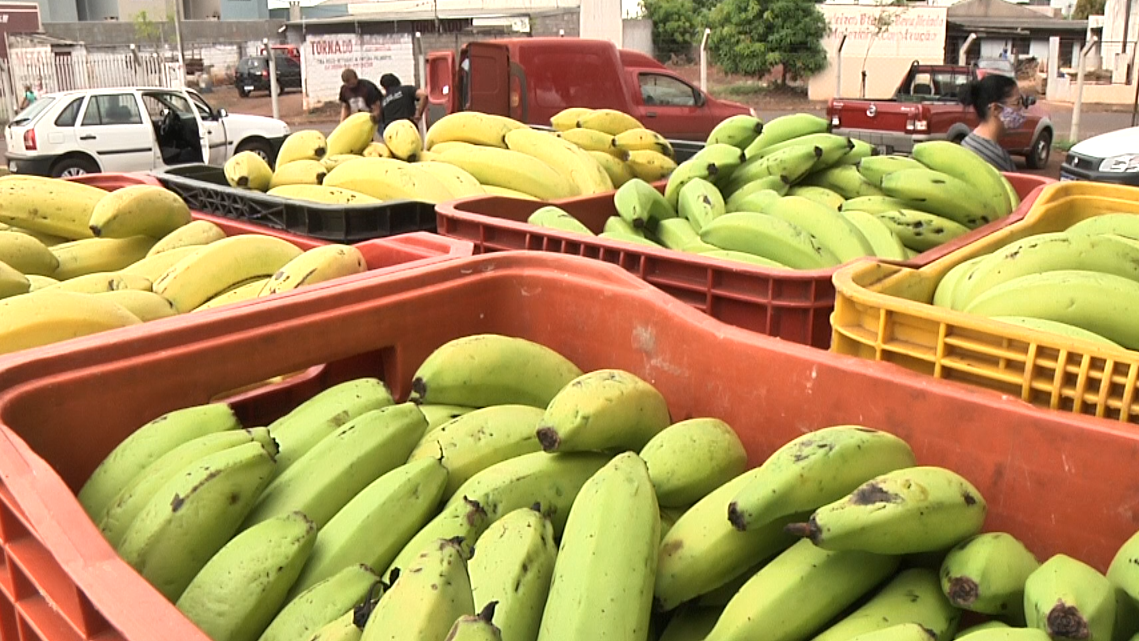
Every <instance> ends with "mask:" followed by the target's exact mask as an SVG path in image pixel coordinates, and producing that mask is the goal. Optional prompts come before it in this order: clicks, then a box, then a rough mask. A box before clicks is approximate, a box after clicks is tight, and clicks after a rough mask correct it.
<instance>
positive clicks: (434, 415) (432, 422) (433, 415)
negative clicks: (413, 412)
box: [419, 403, 475, 434]
mask: <svg viewBox="0 0 1139 641" xmlns="http://www.w3.org/2000/svg"><path fill="white" fill-rule="evenodd" d="M419 411H420V412H423V417H424V418H426V419H427V433H428V434H430V433H431V432H433V431H435V429H436V428H439V427H443V426H444V425H446V424H447V422H449V421H451V420H453V419H456V418H459V417H460V416H462V415H464V414H469V413H471V412H473V411H475V408H473V407H464V406H462V405H432V404H430V403H424V404H421V405H420V406H419Z"/></svg>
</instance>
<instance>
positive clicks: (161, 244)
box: [146, 220, 225, 258]
mask: <svg viewBox="0 0 1139 641" xmlns="http://www.w3.org/2000/svg"><path fill="white" fill-rule="evenodd" d="M223 238H225V232H224V231H222V228H221V227H218V226H217V225H215V224H213V223H211V222H210V221H208V220H195V221H193V222H190V223H189V224H187V225H183V226H182V227H179V228H178V229H175V230H174V231H172V232H170V233H169V234H167V235H165V236H163V237H162V238H160V239H159V240H158V242H156V243H154V245H153V246H152V247H151V248H150V250H149V251H148V252H147V253H146V255H147V257H148V258H149V257H151V256H154V255H157V254H162V253H165V252H168V251H170V250H172V249H181V248H183V247H190V246H196V245H208V244H210V243H212V242H214V241H218V240H221V239H223Z"/></svg>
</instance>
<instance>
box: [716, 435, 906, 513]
mask: <svg viewBox="0 0 1139 641" xmlns="http://www.w3.org/2000/svg"><path fill="white" fill-rule="evenodd" d="M915 464H916V460H915V458H914V452H913V450H911V449H910V446H909V444H908V443H906V442H905V441H904V440H902V439H900V438H898V437H897V436H894V435H893V434H890V433H888V432H880V431H878V430H872V429H869V428H865V427H861V426H858V425H836V426H833V427H826V428H823V429H821V430H818V431H815V432H809V433H807V434H804V435H803V436H800V437H798V438H796V439H795V440H793V441H791V442H789V443H787V444H786V445H784V446H783V447H781V448H779V449H778V450H776V451H775V452H774V453H773V454H772V455H771V456H769V457H768V458H767V460H766V461H764V462H763V465H761V466H759V467H758V468H756V470H755V472H754V474H753V480H752V481H751V482H750V483H748V484H746V485H745V486H744V487H743V489H741V490H740V492H739V493H738V494H736V495H734V496H733V497H731V503H729V504H728V509H727V512H726V514H727V515H728V520H729V521H731V523H732V525H734V526H735V527H736V528H737V529H739V530H741V531H743V530H752V529H755V528H759V527H763V526H766V525H767V524H769V523H771V522H772V521H774V520H776V519H780V518H783V517H786V516H790V515H792V514H799V513H802V512H811V511H813V510H816V509H818V508H820V507H822V506H824V505H827V504H828V503H832V502H834V501H837V500H839V499H841V498H843V497H845V496H847V495H848V494H850V493H851V492H853V491H855V490H857V489H858V488H859V486H861V485H862V484H864V483H866V482H867V481H869V480H871V479H873V478H875V477H877V476H880V475H882V474H886V473H887V472H892V471H894V470H900V469H903V468H907V467H913V466H914V465H915ZM803 479H810V482H809V483H804V482H803Z"/></svg>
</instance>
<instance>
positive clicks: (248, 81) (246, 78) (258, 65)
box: [233, 52, 301, 98]
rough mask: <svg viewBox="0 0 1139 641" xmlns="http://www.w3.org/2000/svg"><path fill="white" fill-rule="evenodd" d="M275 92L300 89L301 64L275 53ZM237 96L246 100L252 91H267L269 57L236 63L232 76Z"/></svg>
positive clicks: (251, 57) (250, 57)
mask: <svg viewBox="0 0 1139 641" xmlns="http://www.w3.org/2000/svg"><path fill="white" fill-rule="evenodd" d="M275 57H276V59H277V90H278V91H280V92H282V93H284V92H285V91H286V90H288V89H300V88H301V63H300V61H299V60H294V59H293V58H292V57H291V56H289V55H286V54H285V53H283V52H277V54H276V56H275ZM233 84H234V86H236V87H237V95H239V96H241V97H242V98H248V97H249V94H251V93H253V92H254V91H266V92H267V91H269V90H270V89H269V57H268V56H249V57H248V58H242V59H241V60H240V61H239V62H238V63H237V70H236V71H235V72H234V74H233Z"/></svg>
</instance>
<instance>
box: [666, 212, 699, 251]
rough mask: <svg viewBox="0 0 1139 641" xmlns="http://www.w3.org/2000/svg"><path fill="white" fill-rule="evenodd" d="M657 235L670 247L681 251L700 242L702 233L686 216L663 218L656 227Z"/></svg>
mask: <svg viewBox="0 0 1139 641" xmlns="http://www.w3.org/2000/svg"><path fill="white" fill-rule="evenodd" d="M655 233H656V237H657V238H658V239H659V240H660V242H661V244H662V245H664V246H665V247H667V248H669V249H675V250H677V251H680V250H682V249H684V248H685V247H687V246H688V245H691V244H693V243H699V242H701V241H700V234H699V233H697V231H696V228H695V227H693V226H692V223H690V222H688V220H687V219H685V218H670V219H668V220H662V221H661V222H660V224H659V225H657V228H656V232H655Z"/></svg>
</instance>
